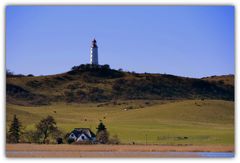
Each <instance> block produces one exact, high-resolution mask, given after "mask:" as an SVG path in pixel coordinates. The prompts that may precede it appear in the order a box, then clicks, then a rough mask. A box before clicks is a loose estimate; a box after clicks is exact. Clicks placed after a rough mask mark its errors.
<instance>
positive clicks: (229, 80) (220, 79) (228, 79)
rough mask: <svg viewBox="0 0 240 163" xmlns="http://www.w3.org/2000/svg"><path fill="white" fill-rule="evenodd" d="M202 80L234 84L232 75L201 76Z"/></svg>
mask: <svg viewBox="0 0 240 163" xmlns="http://www.w3.org/2000/svg"><path fill="white" fill-rule="evenodd" d="M202 79H203V80H206V81H210V82H218V83H222V84H225V85H231V86H234V75H231V74H230V75H221V76H209V77H204V78H202Z"/></svg>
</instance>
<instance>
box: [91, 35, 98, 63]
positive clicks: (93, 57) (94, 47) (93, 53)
mask: <svg viewBox="0 0 240 163" xmlns="http://www.w3.org/2000/svg"><path fill="white" fill-rule="evenodd" d="M90 64H92V65H98V46H97V41H96V40H95V39H93V41H92V46H91V52H90Z"/></svg>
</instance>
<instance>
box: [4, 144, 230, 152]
mask: <svg viewBox="0 0 240 163" xmlns="http://www.w3.org/2000/svg"><path fill="white" fill-rule="evenodd" d="M6 150H7V151H85V152H100V151H134V152H170V151H171V152H173V151H174V152H233V151H234V147H233V146H231V145H215V146H214V145H210V146H169V145H68V144H63V145H53V144H52V145H45V144H41V145H39V144H7V145H6Z"/></svg>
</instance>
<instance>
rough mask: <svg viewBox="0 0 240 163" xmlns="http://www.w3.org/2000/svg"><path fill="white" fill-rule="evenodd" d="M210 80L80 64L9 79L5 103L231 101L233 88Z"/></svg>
mask: <svg viewBox="0 0 240 163" xmlns="http://www.w3.org/2000/svg"><path fill="white" fill-rule="evenodd" d="M209 80H210V79H209ZM209 80H208V79H194V78H186V77H179V76H173V75H168V74H148V73H145V74H137V73H130V72H122V71H117V70H112V69H110V68H109V67H108V66H102V67H101V68H98V67H89V65H80V66H77V67H74V68H73V69H72V70H71V71H69V72H67V73H63V74H57V75H50V76H37V77H33V76H30V77H29V76H8V77H7V102H8V103H12V104H16V105H24V106H37V105H38V106H39V105H49V104H50V103H54V102H65V103H86V102H104V101H111V100H119V99H121V100H127V99H149V100H177V99H178V100H179V99H219V100H234V85H229V84H225V83H224V82H213V81H212V80H211V81H209Z"/></svg>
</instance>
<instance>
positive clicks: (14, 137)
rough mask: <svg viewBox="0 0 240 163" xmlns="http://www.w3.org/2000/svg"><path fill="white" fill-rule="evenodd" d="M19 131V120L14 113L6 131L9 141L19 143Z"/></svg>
mask: <svg viewBox="0 0 240 163" xmlns="http://www.w3.org/2000/svg"><path fill="white" fill-rule="evenodd" d="M20 133H21V122H20V121H19V120H18V118H17V116H16V115H14V116H13V121H12V123H11V125H10V129H9V131H8V141H9V143H19V139H20Z"/></svg>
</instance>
